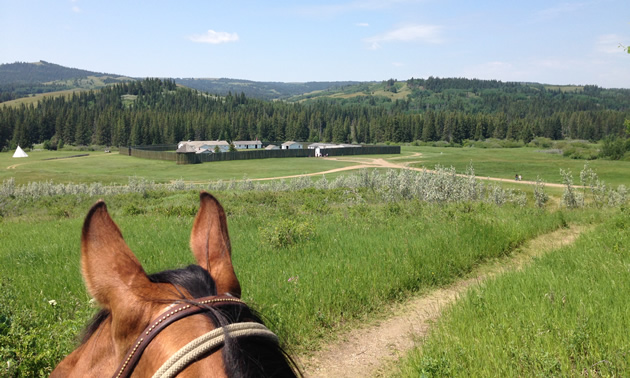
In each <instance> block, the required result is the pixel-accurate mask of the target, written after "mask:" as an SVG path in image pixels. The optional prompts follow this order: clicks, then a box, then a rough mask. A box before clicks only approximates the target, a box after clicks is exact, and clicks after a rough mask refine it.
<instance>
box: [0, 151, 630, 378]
mask: <svg viewBox="0 0 630 378" xmlns="http://www.w3.org/2000/svg"><path fill="white" fill-rule="evenodd" d="M519 150H521V151H519V152H515V151H514V150H505V149H502V150H480V149H479V150H478V149H437V148H428V147H405V148H404V149H403V154H402V155H396V156H392V155H384V156H373V158H385V159H391V161H397V162H399V163H400V162H410V163H413V162H416V164H424V165H426V166H427V167H428V168H433V166H434V165H435V164H441V165H445V166H450V165H453V166H455V167H459V166H460V165H461V168H458V171H460V172H463V171H464V170H465V168H466V166H467V165H468V164H469V163H470V160H471V159H474V160H473V165H474V167H475V171H476V174H477V176H482V173H481V172H480V169H478V168H477V164H480V165H482V167H483V166H485V167H486V168H485V169H487V170H488V171H487V172H497V173H499V172H502V171H504V172H508V171H510V172H512V171H514V169H515V168H514V167H510V164H515V163H519V164H521V165H519V167H520V168H522V169H523V170H522V171H521V172H519V173H521V174H522V175H523V177H524V179H528V173H527V172H528V170H527V169H528V168H527V167H530V168H531V169H533V168H534V167H538V168H541V167H543V166H544V161H543V160H538V158H537V157H531V158H528V156H529V155H532V156H534V155H535V154H536V152H535V151H533V150H530V149H519ZM418 152H419V153H421V154H422V155H420V156H416V153H418ZM464 152H468V155H466V154H464ZM80 153H88V152H77V151H61V152H43V151H42V152H37V151H35V152H29V154H30V157H29V158H26V159H12V158H11V157H10V154H6V153H4V154H0V164H1V165H0V180H6V179H9V178H15V180H16V182H17V183H18V184H26V183H28V182H32V181H43V180H52V181H54V182H55V183H66V182H75V183H90V182H102V183H104V184H108V183H119V184H124V183H127V182H128V177H130V176H137V177H143V178H146V179H148V180H154V181H156V182H169V181H172V180H179V179H183V180H188V181H206V182H207V181H217V180H230V179H242V178H243V177H245V176H246V177H248V178H258V177H276V176H287V175H292V174H300V173H309V172H321V171H325V170H328V169H332V168H336V167H343V166H347V165H355V164H356V162H357V161H360V160H361V159H362V158H370V157H353V158H352V160H354V162H340V161H327V160H324V159H315V158H313V159H309V158H301V159H265V160H245V161H233V162H221V163H205V164H198V165H190V166H177V165H176V164H175V163H173V162H161V161H151V160H144V159H139V158H132V157H128V156H121V155H118V154H117V153H112V154H104V153H101V152H89V153H90V156H88V157H82V158H71V159H57V160H44V159H47V158H51V157H63V156H69V155H76V154H80ZM544 156H545V157H546V158H549V156H548V155H546V154H545V155H544ZM449 157H450V159H447V158H449ZM557 158H558V160H557V161H556V162H555V163H554V164H558V165H559V166H560V167H562V165H563V164H567V165H566V166H565V167H564V168H565V169H572V170H573V169H574V167H575V171H574V177H575V178H576V180H577V179H578V178H579V171H580V169H581V168H582V166H583V163H584V162H583V161H573V160H569V159H564V158H561V157H557ZM527 159H529V160H530V162H529V163H526V162H527V161H528V160H527ZM593 163H595V162H593ZM15 164H18V165H17V166H15V167H11V166H13V165H15ZM598 164H600V166H598V167H596V166H595V164H592V167H594V168H595V169H596V171H597V173H598V174H599V173H600V169H601V170H603V171H605V172H614V171H615V170H618V171H619V172H618V175H619V176H620V177H627V175H628V174H630V173H628V172H625V171H624V170H623V167H624V166H622V165H618V164H617V162H607V161H602V162H598ZM554 169H558V170H559V167H558V166H556V167H555V168H554ZM552 170H553V169H551V168H549V169H548V170H547V173H548V174H549V175H550V177H551V175H552ZM481 171H483V168H482V169H481ZM486 174H488V175H489V173H486ZM511 176H512V177H513V174H511ZM608 176H610V177H613V176H614V175H613V174H612V173H609V174H608ZM392 177H398V179H400V177H401V176H392ZM508 178H509V176H508ZM559 181H560V180H559V174H557V177H556V178H555V180H554V179H549V182H559ZM390 184H391V185H393V186H396V185H398V184H400V183H399V182H394V183H390ZM501 185H508V186H513V185H517V184H515V183H507V184H501ZM388 193H389V194H388ZM215 194H216V195H217V197H218V198H219V200H221V201H222V203H223V205H224V207H225V208H226V212H227V216H228V223H229V227H230V235H231V238H232V248H233V256H234V257H233V259H234V265H235V268H236V272H237V275H238V277H239V279H240V281H241V286H242V287H243V292H244V299H245V300H247V301H248V302H249V303H251V304H252V305H253V306H254V307H255V308H256V309H258V310H259V311H260V312H261V313H262V314H263V315H264V317H265V319H267V320H268V321H269V323H270V328H271V329H272V330H274V331H276V332H277V333H278V334H279V335H280V337H281V339H282V340H283V341H284V343H285V344H286V345H287V346H288V347H289V348H290V350H292V351H294V352H296V353H305V352H308V351H312V350H315V349H317V348H318V347H320V346H321V345H322V344H323V343H325V342H327V341H329V340H331V339H333V338H334V337H335V335H336V334H337V333H338V331H339V330H341V329H345V328H351V327H355V326H357V325H358V324H359V323H361V322H363V321H365V320H367V319H373V318H374V317H375V316H376V317H378V316H384V315H385V312H384V309H387V308H388V307H387V305H388V304H392V303H393V302H397V301H402V300H404V299H405V298H407V297H408V296H411V295H417V294H418V293H422V292H426V291H427V290H430V289H431V288H435V287H439V286H443V285H446V284H448V283H451V282H453V281H454V280H457V279H458V278H461V277H465V276H466V275H467V274H468V273H469V272H470V271H471V270H472V269H473V268H474V267H476V266H477V265H479V264H481V263H482V262H483V261H486V260H488V259H495V258H497V257H500V256H505V255H509V254H510V253H513V251H515V249H516V248H517V247H518V246H519V245H521V244H522V243H524V242H525V241H527V240H530V239H532V238H534V237H536V236H538V235H540V234H544V233H548V232H550V231H552V230H555V229H557V228H559V227H564V226H565V225H566V224H569V223H591V224H598V223H602V222H603V219H606V218H610V219H622V220H623V219H625V218H623V217H624V216H625V217H627V212H626V213H623V212H621V211H620V210H618V209H605V210H596V209H577V210H567V209H562V208H558V207H557V206H553V207H548V208H547V209H535V208H534V207H533V206H532V204H531V201H530V204H529V205H527V206H525V207H522V206H519V205H517V204H516V203H513V202H509V203H505V204H504V205H503V206H497V205H494V204H492V203H488V202H475V203H470V202H459V203H443V204H439V203H428V202H422V201H418V200H417V199H413V198H412V199H402V198H398V197H396V196H392V195H391V193H390V192H388V191H387V190H386V191H382V190H380V189H377V188H369V187H363V188H359V189H357V188H348V187H338V188H335V189H326V190H322V189H316V188H313V187H310V188H308V189H301V190H295V191H269V190H267V191H256V190H249V191H246V190H241V189H238V188H235V189H230V190H221V191H218V192H216V193H215ZM558 195H559V194H558ZM104 199H105V200H106V201H107V203H108V207H109V209H110V211H111V214H112V216H113V218H114V219H115V221H116V222H117V223H118V224H119V225H120V227H121V229H122V232H123V235H124V236H125V239H126V240H127V242H128V244H129V245H130V247H131V248H132V250H134V252H135V253H136V254H137V255H138V257H139V259H140V261H141V262H142V263H143V264H144V266H145V269H146V270H147V271H148V272H155V271H159V270H163V269H170V268H175V267H181V266H185V265H187V264H189V263H191V262H192V261H193V259H192V256H191V255H190V252H189V251H188V238H189V233H190V228H191V224H192V220H193V217H194V214H195V212H196V209H197V206H198V191H196V190H185V191H166V190H157V191H145V192H139V193H131V194H116V195H106V196H104ZM95 200H96V198H94V197H91V196H89V195H87V194H80V195H73V196H71V195H60V196H41V197H33V198H20V197H0V289H1V290H0V345H2V348H0V360H3V361H7V365H6V366H5V365H2V367H0V375H8V376H14V375H15V376H36V375H47V374H48V373H49V372H50V369H51V368H52V366H54V364H56V362H57V361H59V359H60V358H61V357H62V356H64V355H65V354H67V353H68V352H69V351H70V350H72V349H73V348H74V347H75V346H76V343H75V340H76V338H75V337H76V335H77V334H79V333H80V330H81V328H82V327H83V325H84V324H85V323H86V322H87V320H88V319H89V318H90V316H91V314H93V313H94V312H95V309H94V308H93V307H92V305H91V304H90V302H89V300H90V297H89V295H88V294H87V292H86V290H85V288H84V287H83V281H82V278H81V276H80V269H79V239H80V229H81V223H82V218H83V217H84V216H85V214H86V213H87V210H88V209H89V207H90V206H91V204H92V203H94V201H95ZM3 214H4V215H3ZM620 214H621V215H620ZM619 217H622V218H619ZM611 222H612V221H611ZM623 222H625V221H623ZM623 222H622V223H620V224H622V225H625V224H626V223H623ZM614 224H617V223H614ZM621 228H623V227H621ZM618 229H619V227H616V228H615V227H612V226H611V224H608V225H607V226H604V227H602V228H601V229H600V230H599V232H600V233H602V234H604V235H607V234H606V233H607V232H617V230H618ZM620 235H622V234H620ZM606 238H608V239H606V240H614V239H610V238H614V235H613V236H606ZM624 238H625V237H624ZM624 238H620V239H619V243H618V244H617V247H614V244H613V245H612V246H610V248H609V246H608V244H606V243H603V242H602V244H601V245H598V244H597V242H594V244H591V245H589V247H588V248H591V249H596V250H597V251H598V253H599V249H611V250H613V251H614V250H615V248H617V250H621V251H627V245H626V244H624V243H625V242H624V240H625V239H624ZM596 240H599V239H596ZM602 240H603V239H602ZM588 248H586V249H585V250H587V249H588ZM624 248H625V249H624ZM573 253H574V252H572V251H570V252H566V253H565V255H566V256H569V257H570V256H571V255H572V254H573ZM602 253H603V252H602ZM594 255H595V254H594ZM566 256H565V257H566ZM606 256H607V255H606ZM606 256H605V255H601V256H600V257H598V258H601V259H605V258H608V257H606ZM584 261H587V260H584ZM611 261H616V260H611ZM623 261H625V260H623ZM623 264H624V265H621V266H620V268H618V269H625V267H626V265H627V264H626V263H625V262H624V263H623ZM598 272H599V273H598V274H596V275H594V276H590V278H588V280H590V281H587V282H593V283H597V282H598V281H599V279H598V277H606V274H605V273H604V272H605V270H598ZM614 272H616V273H614V274H620V273H619V271H618V270H615V271H614ZM530 274H531V275H532V276H534V271H530ZM551 274H553V273H551ZM562 274H565V273H562ZM559 277H560V279H559V281H558V283H557V284H556V285H557V287H559V288H560V289H555V292H561V291H562V290H561V289H564V288H563V285H564V281H562V275H559ZM532 280H534V281H535V279H534V278H532ZM536 282H538V281H536ZM601 282H603V283H602V285H604V286H606V285H607V283H608V282H609V281H601ZM620 282H621V281H620ZM567 285H568V284H567ZM623 285H625V284H623ZM583 286H585V285H583ZM586 286H589V285H586ZM523 290H525V289H523ZM527 290H529V289H527ZM567 290H569V289H568V288H567ZM523 293H525V294H527V292H526V291H523ZM609 294H610V292H608V294H606V295H609ZM519 295H520V294H519ZM602 295H604V294H602ZM515 296H516V297H517V299H518V298H520V297H518V295H516V294H515ZM603 298H604V299H603V302H601V304H600V305H599V306H604V305H606V303H607V301H609V300H611V299H607V297H605V296H603ZM572 301H576V302H577V303H580V302H582V303H589V302H590V299H589V296H588V295H587V294H584V293H580V294H576V295H575V298H574V299H573V297H572ZM488 306H490V304H488ZM499 306H501V304H499ZM626 319H628V317H626ZM567 324H568V325H567V329H568V330H571V329H574V328H572V327H573V325H572V323H567ZM613 327H618V326H617V325H614V326H613ZM618 331H619V330H618ZM522 332H524V331H518V332H516V335H517V336H519V335H522V334H523V333H522ZM567 332H569V331H567ZM576 332H577V331H576ZM619 333H621V331H619ZM621 339H622V340H627V339H624V338H623V337H621ZM449 352H450V351H449ZM455 352H456V353H458V352H457V350H455ZM438 353H442V352H438ZM438 355H439V354H438ZM436 358H437V357H436ZM449 358H450V357H449ZM558 358H560V357H558ZM420 360H421V361H424V360H422V359H420ZM412 361H414V362H411V364H412V367H410V369H416V367H415V366H417V362H415V361H416V360H412ZM449 361H455V360H454V359H449ZM589 361H590V360H589ZM456 363H459V362H452V364H451V365H449V366H456V365H453V364H456ZM482 363H483V362H482ZM421 366H425V365H421ZM457 366H459V365H457ZM3 369H4V370H3ZM528 369H529V370H528ZM412 371H415V370H412ZM529 371H536V370H534V368H533V367H529V368H527V369H525V370H523V371H522V372H521V373H522V375H529V374H527V373H528V372H529Z"/></svg>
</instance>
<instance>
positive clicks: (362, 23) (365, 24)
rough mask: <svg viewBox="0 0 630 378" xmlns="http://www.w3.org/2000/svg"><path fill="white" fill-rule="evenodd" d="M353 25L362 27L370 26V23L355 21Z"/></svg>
mask: <svg viewBox="0 0 630 378" xmlns="http://www.w3.org/2000/svg"><path fill="white" fill-rule="evenodd" d="M355 25H356V26H361V27H364V28H366V27H368V26H370V24H368V23H367V22H357V23H356V24H355Z"/></svg>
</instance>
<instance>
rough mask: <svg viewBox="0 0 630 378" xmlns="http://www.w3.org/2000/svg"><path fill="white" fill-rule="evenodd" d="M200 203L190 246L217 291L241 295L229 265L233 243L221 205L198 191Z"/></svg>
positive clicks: (238, 296)
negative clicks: (231, 242)
mask: <svg viewBox="0 0 630 378" xmlns="http://www.w3.org/2000/svg"><path fill="white" fill-rule="evenodd" d="M200 200H201V207H200V209H199V212H198V213H197V216H196V217H195V223H194V224H193V229H192V234H191V235H190V247H191V249H192V251H193V254H194V255H195V258H196V259H197V263H198V264H199V265H200V266H201V267H202V268H204V269H206V270H207V271H208V272H209V273H210V276H211V277H212V279H213V280H214V283H215V285H216V287H217V294H231V295H233V296H235V297H237V298H240V296H241V285H240V284H239V282H238V279H237V278H236V273H234V267H233V266H232V247H231V245H230V236H229V234H228V228H227V219H226V216H225V211H223V207H222V206H221V204H220V203H219V201H217V199H216V198H214V197H213V196H212V195H210V194H209V193H207V192H201V194H200Z"/></svg>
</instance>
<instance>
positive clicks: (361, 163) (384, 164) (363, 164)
mask: <svg viewBox="0 0 630 378" xmlns="http://www.w3.org/2000/svg"><path fill="white" fill-rule="evenodd" d="M419 156H422V154H421V153H419V152H415V153H414V154H413V155H410V156H400V157H394V158H389V159H388V160H385V159H383V158H376V159H374V158H359V157H351V156H342V157H324V158H318V159H323V160H335V161H343V162H350V163H357V164H356V165H349V166H347V167H342V168H335V169H330V170H327V171H321V172H313V173H304V174H299V175H291V176H276V177H263V178H254V179H248V180H250V181H269V180H280V179H292V178H297V177H308V176H321V175H327V174H331V173H335V172H343V171H353V170H359V169H365V168H390V169H410V170H412V171H419V172H422V171H425V170H426V171H427V172H434V171H433V170H430V169H424V168H415V167H409V165H410V164H411V163H414V162H413V161H409V162H405V163H402V164H398V163H395V162H392V161H391V160H396V159H408V158H413V157H419ZM457 176H462V177H464V176H466V175H464V174H457ZM477 179H479V180H490V181H503V182H511V183H515V184H528V185H535V184H536V182H535V181H515V180H514V179H503V178H498V177H479V176H477ZM236 181H241V180H236ZM187 182H188V181H187ZM206 182H207V181H190V183H192V184H204V183H206ZM545 186H549V187H558V188H561V187H564V185H562V184H554V183H545ZM576 187H578V186H576Z"/></svg>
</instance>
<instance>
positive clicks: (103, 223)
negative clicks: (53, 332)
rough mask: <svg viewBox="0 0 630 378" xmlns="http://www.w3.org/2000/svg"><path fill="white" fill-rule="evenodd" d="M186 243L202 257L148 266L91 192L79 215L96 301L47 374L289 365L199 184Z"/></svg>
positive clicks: (196, 373) (224, 372) (275, 371)
mask: <svg viewBox="0 0 630 378" xmlns="http://www.w3.org/2000/svg"><path fill="white" fill-rule="evenodd" d="M190 246H191V248H192V251H193V254H194V256H195V259H196V260H197V264H198V265H191V266H189V267H187V268H184V269H178V270H170V271H165V272H161V273H157V274H153V275H150V276H148V275H147V274H146V273H145V271H144V269H143V268H142V265H141V264H140V262H139V261H138V259H137V258H136V256H135V255H134V254H133V252H131V250H130V249H129V247H128V246H127V244H126V243H125V241H124V240H123V237H122V234H121V232H120V230H119V228H118V226H116V224H115V223H114V221H113V220H112V219H111V217H110V216H109V214H108V213H107V207H106V206H105V203H104V202H102V201H99V202H97V203H96V204H95V205H94V206H93V207H92V208H91V209H90V211H89V213H88V215H87V217H86V219H85V222H84V224H83V233H82V238H81V270H82V273H83V277H84V279H85V283H86V286H87V289H88V291H89V293H90V294H91V295H92V296H93V297H94V298H95V299H96V300H97V301H98V302H99V303H100V305H101V306H102V310H101V311H100V312H99V313H98V314H97V315H96V316H95V318H94V320H93V321H92V323H91V325H90V326H88V328H87V330H86V332H85V335H84V338H83V342H82V344H81V345H80V346H79V347H78V348H77V349H76V350H75V351H74V352H72V353H71V354H70V355H68V356H67V357H66V358H65V359H64V360H63V361H61V363H59V365H58V366H57V367H56V368H55V370H54V371H53V373H52V375H51V376H54V377H57V376H58V377H67V376H81V377H83V376H92V377H93V376H107V375H110V376H125V375H131V374H133V375H134V376H138V377H143V376H148V375H153V374H154V373H156V372H157V371H159V372H166V373H165V375H164V376H174V375H177V374H179V376H181V377H200V376H206V377H207V376H211V377H212V376H270V375H274V376H291V375H295V373H294V369H293V368H292V366H294V364H293V363H292V361H291V359H290V358H289V357H288V356H286V354H285V353H284V352H283V351H282V350H281V349H280V348H279V347H278V345H277V338H276V337H275V335H273V334H272V333H271V332H270V331H269V330H267V329H266V328H265V327H264V326H263V325H262V322H261V321H260V318H259V317H258V316H257V315H256V314H255V313H253V312H252V311H251V310H250V309H249V308H248V307H247V306H246V305H245V304H244V303H243V302H242V301H241V300H240V299H239V298H240V295H241V287H240V284H239V282H238V279H237V278H236V274H235V273H234V268H233V267H232V258H231V246H230V238H229V235H228V229H227V221H226V217H225V212H224V211H223V208H222V207H221V205H220V204H219V202H218V201H217V200H216V199H215V198H214V197H213V196H211V195H210V194H208V193H205V192H202V193H201V208H200V209H199V212H198V213H197V216H196V218H195V221H194V225H193V229H192V234H191V237H190ZM121 372H122V373H121Z"/></svg>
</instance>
